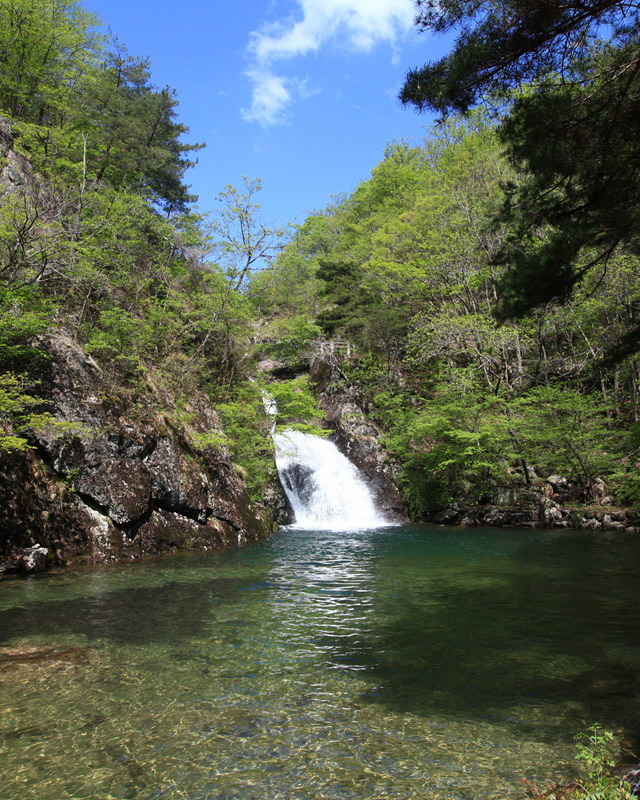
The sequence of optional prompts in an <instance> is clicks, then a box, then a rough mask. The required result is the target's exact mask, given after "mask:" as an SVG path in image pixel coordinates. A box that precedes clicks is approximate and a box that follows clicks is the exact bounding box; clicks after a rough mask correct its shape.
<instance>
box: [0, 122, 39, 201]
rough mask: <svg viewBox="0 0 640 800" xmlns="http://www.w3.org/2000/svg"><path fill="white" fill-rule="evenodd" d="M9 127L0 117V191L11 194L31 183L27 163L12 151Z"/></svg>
mask: <svg viewBox="0 0 640 800" xmlns="http://www.w3.org/2000/svg"><path fill="white" fill-rule="evenodd" d="M14 142H15V136H14V133H13V130H12V128H11V125H9V123H8V122H7V120H5V119H2V117H0V191H1V192H2V194H7V193H11V192H12V191H16V190H17V189H19V188H21V187H23V186H25V185H27V184H30V183H31V182H32V181H33V177H32V174H31V166H30V164H29V161H28V160H27V159H26V158H25V157H24V156H23V155H21V154H20V153H16V151H15V150H14V149H13V145H14Z"/></svg>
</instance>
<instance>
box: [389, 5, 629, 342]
mask: <svg viewBox="0 0 640 800" xmlns="http://www.w3.org/2000/svg"><path fill="white" fill-rule="evenodd" d="M418 5H419V15H418V25H419V27H420V28H422V29H423V30H432V31H436V32H447V31H452V30H457V31H458V32H459V34H458V38H457V40H456V43H455V45H454V47H453V49H452V52H451V53H450V54H449V55H447V56H445V57H444V58H442V59H440V60H439V61H437V62H435V63H429V64H427V65H425V67H423V68H421V69H417V70H414V71H412V72H410V73H409V74H408V76H407V80H406V83H405V86H404V88H403V90H402V94H401V99H402V101H403V102H404V103H406V104H410V105H413V106H415V107H416V108H418V109H420V110H423V109H425V108H432V109H435V110H436V111H438V112H440V113H443V114H446V113H449V112H451V111H462V112H467V111H468V110H469V109H470V108H471V107H472V106H474V105H475V104H476V103H478V102H480V101H481V100H482V99H483V98H485V99H487V98H489V102H493V103H494V104H495V103H497V104H498V106H500V104H501V103H502V110H508V111H509V114H508V116H507V117H506V120H505V122H504V123H503V125H502V127H501V132H500V133H501V138H502V140H503V142H504V143H505V145H506V148H507V151H508V154H509V157H510V159H511V161H512V163H513V165H514V166H515V167H516V169H517V170H518V171H519V180H518V181H516V182H513V183H512V185H511V186H510V188H509V191H508V197H507V202H506V204H505V206H504V209H503V219H504V220H505V221H506V222H507V223H508V224H509V226H511V228H512V235H511V236H510V237H509V239H508V240H507V241H506V242H505V243H504V246H503V247H502V248H501V249H500V252H499V253H498V254H497V256H496V261H497V263H500V264H505V265H507V266H508V270H507V272H506V275H505V277H504V279H503V280H502V282H501V287H500V288H501V292H502V303H501V306H500V309H499V311H500V314H501V315H502V316H503V317H505V316H508V315H510V314H513V313H517V314H522V313H525V312H526V311H527V310H529V309H530V308H532V307H533V306H535V305H539V304H541V303H544V302H547V301H549V300H552V299H556V300H557V299H560V300H565V299H566V298H567V297H568V296H569V295H570V293H571V291H572V289H573V287H574V286H575V285H576V283H577V282H580V281H581V280H582V279H583V278H584V277H585V276H586V275H587V274H588V273H589V272H590V271H591V270H592V269H593V268H594V266H595V265H598V264H606V263H607V261H608V260H609V259H610V258H611V256H612V255H613V254H614V253H615V252H616V250H617V249H618V248H619V247H620V246H624V247H626V248H629V249H630V250H631V251H632V252H633V253H634V254H636V255H637V254H638V246H639V238H638V234H639V232H640V227H639V226H640V223H639V217H638V214H637V208H638V204H639V200H640V182H639V180H638V175H640V170H639V168H638V167H639V166H640V164H639V163H638V153H637V148H636V147H635V142H636V141H637V137H638V132H639V131H638V119H640V114H639V113H638V109H639V108H640V71H639V69H638V66H639V65H640V39H639V33H640V4H638V3H637V2H626V1H625V0H618V2H614V1H613V0H587V2H583V0H575V1H574V0H569V2H557V0H550V1H549V2H538V3H531V2H528V1H527V0H508V2H502V3H499V4H496V3H494V2H489V0H486V1H481V2H475V0H474V1H473V2H472V0H444V1H443V2H438V3H435V2H430V1H429V0H425V2H420V3H419V4H418ZM638 335H639V332H638V331H634V336H635V338H637V336H638Z"/></svg>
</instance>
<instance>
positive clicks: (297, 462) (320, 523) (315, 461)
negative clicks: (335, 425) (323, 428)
mask: <svg viewBox="0 0 640 800" xmlns="http://www.w3.org/2000/svg"><path fill="white" fill-rule="evenodd" d="M273 441H274V444H275V448H276V465H277V467H278V472H279V474H280V480H281V482H282V485H283V487H284V490H285V492H286V493H287V497H288V498H289V502H290V503H291V506H292V508H293V511H294V513H295V516H296V522H295V526H296V527H298V528H307V529H311V530H317V529H322V530H326V529H336V530H346V529H350V528H377V527H380V526H383V525H387V524H389V523H388V522H387V521H386V520H385V519H384V518H383V517H382V516H381V515H380V514H379V513H378V512H377V511H376V507H375V504H374V502H373V498H372V496H371V492H370V491H369V489H368V487H367V485H366V484H365V483H364V481H363V480H362V478H361V477H360V475H359V473H358V470H357V468H356V467H355V466H354V465H353V464H352V463H351V462H350V461H349V459H348V458H346V457H345V456H343V455H342V453H341V452H340V451H339V450H338V448H337V447H336V446H335V444H333V442H329V441H327V440H326V439H322V438H320V437H319V436H313V435H312V434H309V433H301V432H300V431H291V430H290V431H284V432H282V433H276V434H274V436H273Z"/></svg>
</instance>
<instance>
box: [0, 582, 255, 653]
mask: <svg viewBox="0 0 640 800" xmlns="http://www.w3.org/2000/svg"><path fill="white" fill-rule="evenodd" d="M253 583H254V581H251V580H244V581H243V580H240V579H237V578H225V577H219V578H206V579H204V580H202V581H189V582H169V583H163V584H162V585H159V586H153V587H130V586H128V587H123V588H117V589H112V590H109V591H101V592H97V593H91V594H88V595H87V596H82V597H72V598H60V599H59V600H37V601H34V602H32V603H29V604H28V605H26V606H21V607H16V608H11V609H10V610H8V611H6V612H4V613H1V614H0V644H2V643H5V642H7V641H9V640H11V639H13V638H15V637H16V636H20V635H27V634H28V635H29V636H30V637H40V636H42V637H52V636H57V635H68V634H72V635H81V636H84V637H86V639H87V642H88V643H89V644H90V643H92V642H96V641H100V640H105V639H106V640H109V641H111V642H113V643H118V644H136V645H145V644H151V643H153V642H157V641H164V640H171V641H178V640H184V639H189V638H191V637H196V636H200V635H202V634H203V632H205V631H206V625H207V618H208V615H209V614H210V610H211V608H212V606H220V605H222V604H230V603H234V602H238V600H239V599H240V598H241V595H242V593H243V591H244V590H246V589H248V588H251V586H252V585H253Z"/></svg>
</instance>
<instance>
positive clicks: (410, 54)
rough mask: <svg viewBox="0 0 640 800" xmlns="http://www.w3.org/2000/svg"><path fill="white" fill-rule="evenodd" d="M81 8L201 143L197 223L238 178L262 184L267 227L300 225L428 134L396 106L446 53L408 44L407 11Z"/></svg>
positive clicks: (295, 4)
mask: <svg viewBox="0 0 640 800" xmlns="http://www.w3.org/2000/svg"><path fill="white" fill-rule="evenodd" d="M84 4H85V7H86V8H87V9H88V10H90V11H93V12H95V13H96V14H97V15H98V16H99V17H100V18H101V19H102V20H103V21H104V22H105V23H107V24H108V25H109V26H110V27H111V29H112V31H113V33H114V34H115V35H116V36H117V37H118V38H119V39H120V41H121V42H122V43H124V44H125V45H126V46H127V48H128V50H129V52H130V53H131V54H132V55H136V56H149V57H150V58H151V71H152V80H153V83H154V84H156V85H157V86H164V85H166V84H169V85H170V86H172V87H174V88H175V89H176V90H177V92H178V97H179V99H180V107H179V111H180V119H181V121H182V122H183V123H185V124H186V125H188V126H189V128H190V129H191V132H190V135H189V141H193V142H195V141H197V142H202V141H204V142H206V143H207V147H206V149H204V150H202V151H200V153H198V165H197V166H196V167H195V168H194V169H192V170H190V172H189V173H188V182H189V183H190V184H191V186H192V190H193V191H194V192H195V193H196V194H198V195H199V202H198V205H199V207H200V209H201V210H203V211H207V210H212V209H214V208H215V198H216V195H217V193H218V192H219V191H221V190H222V189H223V188H224V186H225V185H226V184H233V185H235V186H240V185H241V183H242V175H247V176H248V177H249V178H257V177H260V178H262V181H263V191H262V192H261V193H260V195H259V197H258V200H259V202H260V203H261V205H262V216H263V219H264V221H265V222H266V223H267V224H269V225H286V224H287V223H289V222H294V221H298V222H302V221H303V220H304V218H305V217H306V216H307V215H308V214H309V213H311V212H312V211H314V210H319V209H321V208H324V206H325V205H326V204H327V203H328V202H330V200H331V196H332V195H340V194H341V193H349V192H351V191H353V189H355V187H356V186H357V185H358V183H359V182H360V181H361V180H363V179H365V178H366V177H367V176H368V175H369V173H370V171H371V169H372V168H373V167H374V166H375V165H376V164H377V163H378V161H380V159H381V158H382V155H383V151H384V148H385V145H386V144H387V143H388V142H389V141H391V140H394V139H402V138H406V139H410V140H417V141H420V140H421V139H422V137H423V134H424V126H425V125H429V124H430V122H431V120H430V118H428V117H424V116H418V115H417V114H416V113H415V112H413V111H411V110H409V109H402V108H401V107H400V104H399V102H398V100H397V99H396V96H397V93H398V90H399V88H400V86H401V85H402V81H403V78H404V74H405V72H406V70H407V69H408V68H409V67H415V66H418V65H421V64H423V63H424V61H426V60H429V59H433V58H436V57H438V56H439V55H440V54H441V53H442V52H443V51H444V49H445V44H446V43H444V42H443V41H441V40H434V39H431V38H428V36H427V35H424V34H419V33H418V32H417V31H416V29H415V28H414V26H413V24H412V21H413V17H414V13H415V11H414V7H413V0H272V2H258V1H257V0H243V2H233V0H209V2H204V0H183V2H182V3H177V2H175V0H137V1H136V2H134V3H132V2H131V0H85V3H84Z"/></svg>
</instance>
